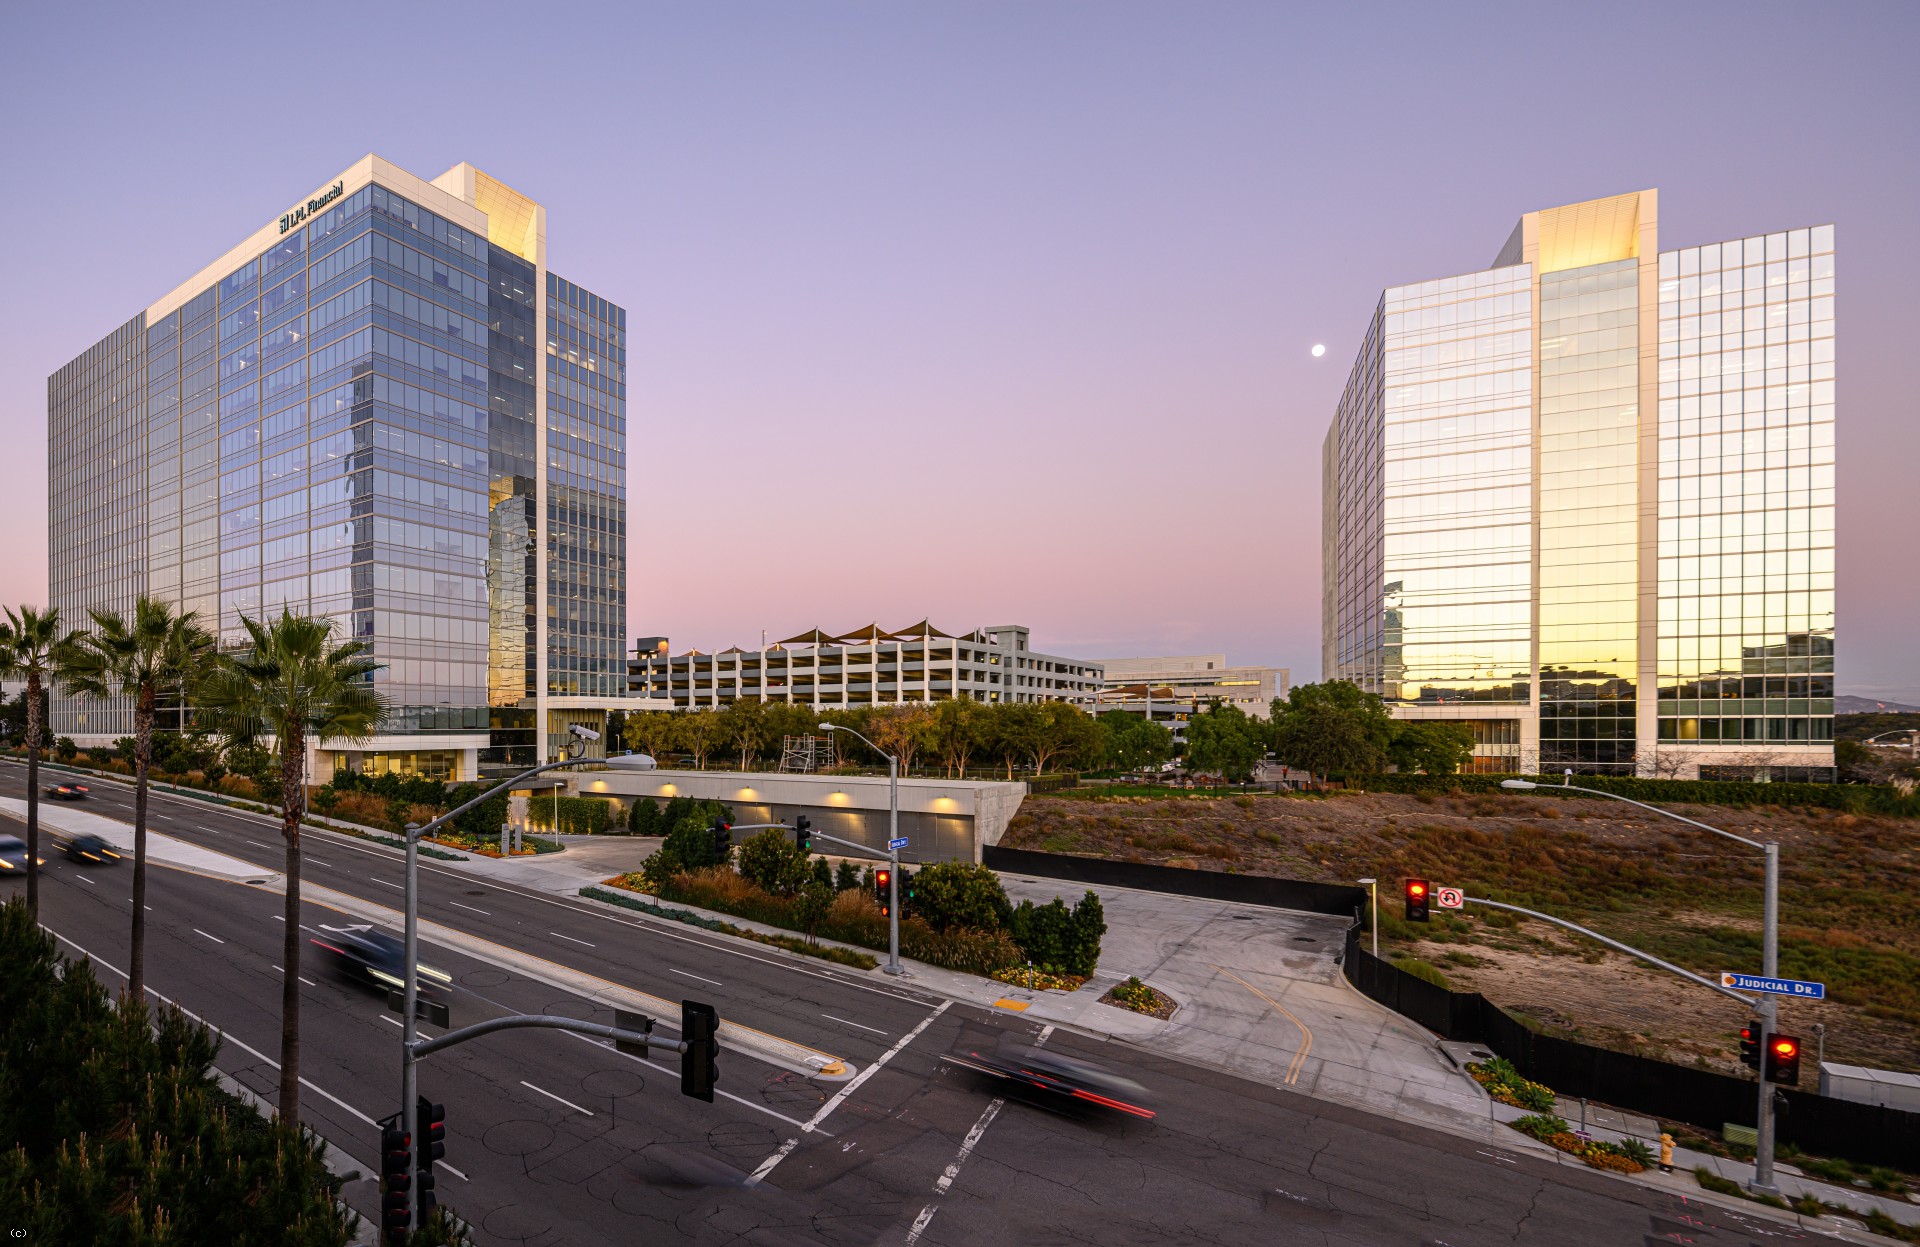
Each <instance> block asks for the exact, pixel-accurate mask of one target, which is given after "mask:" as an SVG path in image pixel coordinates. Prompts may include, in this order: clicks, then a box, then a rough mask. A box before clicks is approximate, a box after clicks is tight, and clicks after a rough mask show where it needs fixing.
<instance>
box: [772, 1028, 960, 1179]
mask: <svg viewBox="0 0 1920 1247" xmlns="http://www.w3.org/2000/svg"><path fill="white" fill-rule="evenodd" d="M952 1004H953V1001H951V1000H943V1001H941V1002H940V1005H939V1007H938V1008H936V1009H935V1010H934V1011H933V1012H932V1013H929V1014H927V1016H925V1017H924V1018H921V1019H920V1024H919V1025H918V1026H915V1027H914V1028H913V1029H912V1030H910V1031H908V1032H907V1033H906V1034H904V1035H902V1036H900V1039H899V1041H898V1042H896V1043H895V1044H894V1045H893V1047H891V1048H888V1049H887V1050H886V1051H885V1052H883V1053H881V1054H880V1058H879V1059H878V1060H876V1061H874V1062H873V1064H871V1065H869V1066H867V1068H865V1069H863V1070H861V1071H860V1072H859V1073H858V1074H855V1075H854V1076H853V1080H852V1081H851V1082H849V1083H847V1085H846V1086H844V1087H842V1088H840V1090H839V1091H837V1092H835V1093H834V1096H833V1098H832V1099H831V1100H828V1101H827V1102H826V1103H825V1104H822V1105H821V1106H820V1111H819V1112H817V1113H815V1114H814V1115H813V1116H812V1117H809V1118H808V1119H807V1120H806V1121H804V1122H802V1123H801V1125H800V1133H801V1134H811V1133H813V1132H814V1131H815V1130H818V1129H819V1128H820V1123H821V1122H823V1121H825V1120H826V1119H827V1114H829V1113H831V1112H833V1110H834V1109H836V1108H839V1107H840V1105H841V1103H842V1102H843V1101H844V1100H845V1099H846V1098H847V1097H848V1096H850V1095H852V1094H853V1093H854V1092H855V1091H858V1090H859V1089H860V1084H861V1083H863V1082H865V1081H867V1079H869V1078H871V1077H873V1074H874V1071H875V1070H878V1069H879V1068H880V1067H881V1066H882V1065H885V1064H886V1063H887V1062H888V1061H891V1060H893V1058H894V1057H896V1056H898V1055H900V1052H901V1051H902V1050H903V1049H904V1048H905V1047H906V1046H907V1045H908V1044H910V1043H912V1042H913V1041H914V1040H916V1039H918V1038H920V1035H921V1033H922V1032H923V1031H925V1030H926V1029H927V1027H929V1026H932V1025H933V1023H934V1019H936V1018H938V1017H939V1016H940V1015H941V1014H942V1013H945V1012H946V1011H947V1009H948V1008H949V1007H950V1006H951V1005H952ZM799 1141H800V1140H799V1139H798V1138H792V1139H788V1140H787V1141H786V1142H785V1143H783V1144H781V1145H780V1148H779V1150H777V1151H776V1152H774V1154H773V1155H771V1156H769V1157H767V1158H766V1159H765V1160H763V1161H761V1162H760V1167H759V1168H758V1169H755V1170H754V1171H753V1177H751V1178H749V1179H748V1180H747V1185H749V1186H753V1185H756V1184H757V1183H759V1182H760V1181H761V1180H762V1179H764V1178H765V1177H766V1176H767V1175H768V1174H770V1173H772V1172H773V1167H774V1166H775V1165H777V1164H779V1163H780V1162H781V1161H782V1160H784V1159H786V1156H787V1153H789V1152H791V1151H793V1147H794V1144H796V1143H798V1142H799Z"/></svg>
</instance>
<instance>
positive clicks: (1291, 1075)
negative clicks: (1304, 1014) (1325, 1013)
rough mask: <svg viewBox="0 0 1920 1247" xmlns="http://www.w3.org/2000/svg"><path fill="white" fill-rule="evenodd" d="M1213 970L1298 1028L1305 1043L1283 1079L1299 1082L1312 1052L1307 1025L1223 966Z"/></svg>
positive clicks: (1310, 1032) (1277, 1002) (1295, 1055)
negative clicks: (1250, 993) (1278, 1012)
mask: <svg viewBox="0 0 1920 1247" xmlns="http://www.w3.org/2000/svg"><path fill="white" fill-rule="evenodd" d="M1213 968H1214V969H1215V970H1218V971H1219V972H1220V973H1222V974H1224V975H1226V976H1227V977H1228V978H1230V979H1232V980H1233V981H1234V982H1236V983H1238V984H1240V986H1242V987H1244V988H1246V989H1247V990H1248V991H1250V992H1252V993H1253V994H1254V995H1256V996H1258V997H1260V999H1262V1000H1264V1001H1266V1002H1267V1003H1268V1004H1270V1005H1272V1006H1273V1007H1274V1008H1275V1009H1277V1010H1279V1011H1280V1012H1281V1013H1282V1014H1284V1015H1285V1016H1286V1019H1287V1020H1288V1021H1289V1022H1292V1023H1293V1024H1294V1025H1295V1026H1298V1027H1299V1028H1300V1034H1301V1035H1302V1036H1304V1037H1305V1042H1304V1043H1302V1044H1301V1045H1300V1049H1299V1051H1297V1052H1295V1053H1294V1054H1293V1061H1292V1062H1291V1063H1290V1064H1289V1065H1288V1066H1287V1077H1286V1079H1285V1081H1286V1082H1288V1083H1296V1082H1298V1081H1300V1071H1301V1069H1302V1068H1303V1067H1304V1066H1305V1065H1306V1062H1307V1054H1308V1053H1309V1052H1312V1051H1313V1032H1312V1031H1311V1030H1309V1029H1308V1028H1307V1024H1306V1023H1305V1022H1302V1021H1301V1020H1300V1019H1299V1018H1297V1017H1295V1016H1293V1014H1292V1012H1291V1011H1289V1010H1288V1008H1287V1006H1285V1005H1283V1004H1281V1003H1280V1002H1279V1001H1277V1000H1275V999H1274V998H1273V997H1271V996H1269V995H1267V993H1265V992H1263V991H1261V990H1260V989H1259V988H1257V987H1255V986H1254V985H1253V984H1251V983H1249V982H1247V981H1246V980H1245V979H1243V978H1241V977H1240V976H1239V975H1237V974H1235V973H1234V972H1233V971H1231V970H1229V969H1227V968H1226V967H1224V966H1215V967H1213Z"/></svg>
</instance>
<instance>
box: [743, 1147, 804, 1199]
mask: <svg viewBox="0 0 1920 1247" xmlns="http://www.w3.org/2000/svg"><path fill="white" fill-rule="evenodd" d="M799 1145H800V1136H799V1135H797V1134H796V1135H794V1136H793V1137H792V1138H791V1139H788V1140H787V1141H786V1142H785V1143H782V1144H781V1145H780V1146H779V1148H777V1149H776V1150H775V1151H774V1153H773V1155H771V1156H769V1157H767V1158H766V1159H765V1160H763V1161H761V1162H760V1167H759V1168H758V1169H755V1170H754V1171H753V1172H752V1173H751V1174H749V1175H747V1185H748V1186H753V1185H754V1184H755V1183H757V1182H759V1181H760V1179H762V1178H764V1177H766V1176H767V1175H768V1174H770V1173H772V1172H773V1167H774V1166H775V1165H777V1164H779V1163H780V1162H781V1161H783V1160H785V1159H786V1158H787V1153H788V1152H791V1151H792V1150H793V1149H794V1148H796V1147H798V1146H799Z"/></svg>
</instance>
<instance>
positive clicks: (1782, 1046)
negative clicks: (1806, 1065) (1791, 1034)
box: [1773, 1035, 1800, 1057]
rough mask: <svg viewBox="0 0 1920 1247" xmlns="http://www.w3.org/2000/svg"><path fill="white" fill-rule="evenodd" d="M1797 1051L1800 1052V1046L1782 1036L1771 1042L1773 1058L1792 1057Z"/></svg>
mask: <svg viewBox="0 0 1920 1247" xmlns="http://www.w3.org/2000/svg"><path fill="white" fill-rule="evenodd" d="M1798 1051H1800V1045H1799V1044H1797V1043H1795V1042H1794V1041H1793V1040H1791V1039H1788V1038H1787V1037H1786V1036H1784V1035H1782V1036H1779V1037H1778V1038H1776V1039H1775V1040H1774V1041H1773V1054H1774V1055H1775V1056H1783V1057H1785V1056H1792V1055H1793V1054H1794V1053H1796V1052H1798Z"/></svg>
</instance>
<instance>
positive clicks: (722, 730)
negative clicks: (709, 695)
mask: <svg viewBox="0 0 1920 1247" xmlns="http://www.w3.org/2000/svg"><path fill="white" fill-rule="evenodd" d="M679 718H680V724H679V727H680V730H679V732H678V733H677V734H676V738H675V741H674V743H675V744H676V745H677V746H678V747H679V748H681V749H684V750H686V751H687V752H688V753H690V754H692V755H693V769H694V770H696V771H704V770H706V769H707V757H708V755H710V754H712V753H713V752H714V751H715V750H716V749H720V748H723V747H724V746H725V744H726V740H727V722H726V720H725V719H723V718H722V717H721V716H720V712H719V711H718V710H685V711H682V712H681V713H680V716H679Z"/></svg>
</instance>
